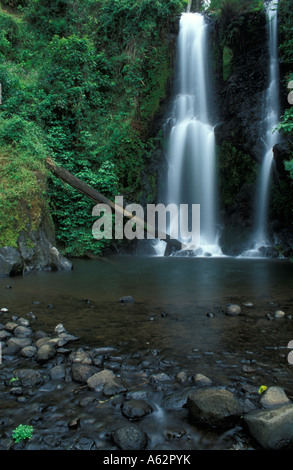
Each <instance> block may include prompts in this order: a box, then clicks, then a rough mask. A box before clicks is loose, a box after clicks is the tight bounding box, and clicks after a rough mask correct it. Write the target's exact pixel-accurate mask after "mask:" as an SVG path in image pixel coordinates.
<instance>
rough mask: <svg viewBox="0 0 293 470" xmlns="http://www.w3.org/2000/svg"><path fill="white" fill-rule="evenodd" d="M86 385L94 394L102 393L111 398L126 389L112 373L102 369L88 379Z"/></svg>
mask: <svg viewBox="0 0 293 470" xmlns="http://www.w3.org/2000/svg"><path fill="white" fill-rule="evenodd" d="M87 385H88V387H89V389H90V390H95V391H96V392H101V391H102V392H103V394H104V395H105V396H111V395H115V394H117V393H120V392H125V391H126V388H125V387H124V386H123V384H122V383H121V382H120V381H119V379H118V378H117V377H116V375H115V374H114V372H113V371H111V370H108V369H104V370H102V371H100V372H97V373H96V374H94V375H92V376H91V377H89V379H88V380H87Z"/></svg>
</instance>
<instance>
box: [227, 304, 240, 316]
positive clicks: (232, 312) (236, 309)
mask: <svg viewBox="0 0 293 470" xmlns="http://www.w3.org/2000/svg"><path fill="white" fill-rule="evenodd" d="M225 313H226V315H229V316H230V317H237V316H238V315H240V313H241V307H240V306H239V305H236V304H228V305H227V306H226V310H225Z"/></svg>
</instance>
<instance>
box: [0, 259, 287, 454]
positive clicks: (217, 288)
mask: <svg viewBox="0 0 293 470" xmlns="http://www.w3.org/2000/svg"><path fill="white" fill-rule="evenodd" d="M292 275H293V264H292V263H290V262H289V261H288V260H269V259H235V258H225V257H222V258H213V257H211V258H189V257H165V258H164V257H163V258H161V257H140V256H111V257H109V258H107V259H105V260H76V261H74V270H72V271H70V272H62V271H60V272H35V273H31V274H29V275H26V276H24V277H14V278H9V279H7V278H6V279H0V293H1V296H0V299H1V300H0V304H1V305H0V308H2V307H6V308H8V309H9V315H10V316H12V315H18V316H22V317H26V316H27V315H29V316H30V314H31V313H33V315H35V320H34V321H33V323H32V326H33V328H34V330H35V331H36V330H43V331H45V332H48V333H49V334H51V333H52V331H53V329H54V327H55V326H56V325H57V324H58V323H63V325H64V326H65V328H66V330H67V331H68V332H69V333H70V334H73V335H76V336H78V337H79V338H80V339H79V341H78V342H77V343H75V347H84V346H86V347H114V348H116V352H115V356H117V355H121V356H122V357H124V358H126V362H127V360H129V361H130V363H131V364H132V365H131V367H132V369H131V370H132V371H133V368H135V360H134V358H135V357H139V358H140V359H139V361H140V365H139V366H138V367H140V368H141V367H142V366H141V364H142V363H143V361H145V364H144V365H145V367H146V368H147V367H151V366H150V364H151V363H152V361H157V362H155V363H153V364H154V365H153V367H154V370H156V371H157V372H160V371H164V372H166V373H168V374H170V375H173V376H175V375H176V374H177V373H178V372H180V371H186V372H187V373H188V374H191V375H194V374H196V373H201V374H204V375H206V376H208V377H209V378H210V379H212V380H213V383H214V384H216V385H223V386H229V387H232V388H233V387H237V384H250V385H252V386H255V387H259V386H261V385H267V386H268V385H279V386H281V387H283V388H284V389H285V391H286V393H288V394H289V396H292V395H293V370H292V366H291V365H289V363H288V358H287V356H288V353H289V349H288V348H287V345H288V343H289V341H291V340H292V339H293V318H292V319H291V318H290V316H291V315H292V314H293V292H292V279H293V276H292ZM8 284H9V285H10V286H11V288H7V286H8ZM126 295H130V296H132V297H133V299H134V303H132V304H127V305H123V304H121V303H119V301H118V300H119V298H120V297H122V296H126ZM228 303H236V304H238V305H240V306H241V309H242V312H241V315H239V316H237V317H230V316H228V315H226V314H225V313H224V309H225V307H226V304H228ZM248 303H249V304H248ZM244 304H245V305H244ZM250 304H252V305H250ZM276 310H283V311H284V312H285V317H284V318H279V319H276V318H274V313H275V311H276ZM268 316H269V317H268ZM269 318H270V319H269ZM1 321H2V320H1ZM150 358H151V359H150ZM3 366H4V364H2V366H1V367H2V368H3ZM128 370H129V369H128ZM2 372H3V371H2ZM122 373H123V372H122ZM124 373H125V374H127V367H126V368H125V372H124ZM58 394H59V395H58ZM58 396H59V398H58ZM35 400H36V398H35ZM55 400H60V406H61V407H62V406H63V407H64V406H66V405H65V403H64V397H61V394H60V393H59V392H58V393H57V396H55ZM65 401H66V400H65ZM10 406H11V405H10ZM28 406H29V405H28ZM34 406H35V405H34ZM15 407H17V405H16V404H15ZM15 412H16V411H15V410H14V411H13V413H15ZM19 413H24V405H23V404H21V405H20V411H19ZM26 413H27V416H30V413H33V414H34V413H35V412H33V411H31V412H30V411H29V409H27V410H26ZM176 416H177V415H176V413H175V414H174V413H173V414H171V415H168V420H169V421H168V426H171V425H172V423H173V424H174V425H175V426H176V423H177V425H178V422H177V420H178V418H177V417H176ZM145 419H147V418H145ZM152 419H153V420H154V421H151V419H149V420H148V421H147V422H148V423H149V426H150V432H151V434H152V435H153V443H152V445H153V446H154V447H153V448H156V446H157V448H160V446H164V445H165V444H164V443H162V439H163V438H162V436H163V434H164V432H163V431H164V429H165V427H166V422H165V421H164V420H163V419H162V416H160V414H157V415H156V414H153V418H152ZM184 419H185V421H186V418H184ZM107 420H109V421H111V419H110V418H109V417H107V416H106V415H105V422H107ZM112 424H113V423H112ZM108 425H109V423H108ZM160 427H162V429H161V428H160ZM160 431H162V432H160ZM155 435H156V436H157V437H154V436H155ZM158 435H160V436H161V437H160V438H159V437H158ZM164 442H165V441H164ZM180 442H181V441H180ZM173 445H175V447H174V448H176V447H178V448H181V447H183V448H184V446H186V445H187V444H186V442H185V444H180V443H179V442H178V440H177V441H176V443H175V444H173ZM209 446H216V448H218V447H217V446H220V444H218V443H216V444H215V441H214V440H213V439H212V444H211V443H210V442H209V443H208V444H207V447H209ZM220 447H221V446H220ZM163 448H164V447H163ZM200 448H205V445H204V444H202V443H201V445H200Z"/></svg>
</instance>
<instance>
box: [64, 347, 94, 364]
mask: <svg viewBox="0 0 293 470" xmlns="http://www.w3.org/2000/svg"><path fill="white" fill-rule="evenodd" d="M69 359H70V361H72V362H73V363H76V362H79V363H82V364H88V365H90V364H92V363H93V360H92V358H91V356H90V355H89V354H88V353H87V352H86V351H84V350H83V349H78V350H77V351H74V352H72V353H71V354H70V355H69Z"/></svg>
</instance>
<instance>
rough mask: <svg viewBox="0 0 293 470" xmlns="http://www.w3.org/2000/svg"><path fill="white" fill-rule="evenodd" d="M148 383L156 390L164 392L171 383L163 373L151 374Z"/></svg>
mask: <svg viewBox="0 0 293 470" xmlns="http://www.w3.org/2000/svg"><path fill="white" fill-rule="evenodd" d="M150 382H151V384H152V385H153V386H154V388H155V389H156V390H165V389H166V385H167V384H168V383H170V382H171V378H170V377H169V375H167V374H165V372H162V373H159V374H152V375H151V377H150Z"/></svg>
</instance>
